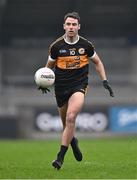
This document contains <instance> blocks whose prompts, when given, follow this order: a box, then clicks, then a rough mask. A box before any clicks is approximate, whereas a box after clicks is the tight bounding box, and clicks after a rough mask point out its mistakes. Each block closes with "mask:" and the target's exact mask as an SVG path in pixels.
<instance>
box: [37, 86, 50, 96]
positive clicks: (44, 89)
mask: <svg viewBox="0 0 137 180" xmlns="http://www.w3.org/2000/svg"><path fill="white" fill-rule="evenodd" d="M38 90H41V91H42V93H43V94H46V93H48V92H50V90H49V89H48V88H43V87H41V86H39V87H38Z"/></svg>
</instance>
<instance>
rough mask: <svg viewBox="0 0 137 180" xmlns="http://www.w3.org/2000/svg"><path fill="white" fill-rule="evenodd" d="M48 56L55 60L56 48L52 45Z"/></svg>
mask: <svg viewBox="0 0 137 180" xmlns="http://www.w3.org/2000/svg"><path fill="white" fill-rule="evenodd" d="M49 55H50V57H51V58H52V59H57V48H56V47H55V46H54V45H51V46H50V47H49Z"/></svg>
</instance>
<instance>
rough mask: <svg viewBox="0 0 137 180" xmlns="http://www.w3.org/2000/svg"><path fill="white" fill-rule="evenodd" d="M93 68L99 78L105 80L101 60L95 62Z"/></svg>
mask: <svg viewBox="0 0 137 180" xmlns="http://www.w3.org/2000/svg"><path fill="white" fill-rule="evenodd" d="M95 68H96V71H97V72H98V74H99V76H100V78H101V80H106V79H107V77H106V73H105V68H104V65H103V63H102V62H101V61H99V62H98V63H97V64H95Z"/></svg>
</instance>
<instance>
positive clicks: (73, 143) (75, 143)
mask: <svg viewBox="0 0 137 180" xmlns="http://www.w3.org/2000/svg"><path fill="white" fill-rule="evenodd" d="M67 108H68V103H66V104H64V105H63V106H62V107H61V108H59V115H60V117H61V120H62V124H63V130H64V129H65V127H66V113H67ZM70 144H71V147H72V150H73V154H74V157H75V159H76V160H77V161H81V160H82V153H81V151H80V148H79V146H78V139H77V138H76V137H74V136H73V138H72V140H71V142H70Z"/></svg>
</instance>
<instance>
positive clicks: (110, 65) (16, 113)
mask: <svg viewBox="0 0 137 180" xmlns="http://www.w3.org/2000/svg"><path fill="white" fill-rule="evenodd" d="M71 11H77V12H79V14H80V16H81V30H80V35H82V36H84V37H85V38H87V39H89V40H90V41H92V42H93V44H94V46H95V48H96V51H97V53H98V54H99V55H100V57H101V59H102V61H103V63H104V65H105V67H106V72H107V77H108V79H109V81H110V83H111V85H112V87H113V89H114V93H115V97H114V98H111V97H109V94H108V92H107V91H106V90H105V89H104V88H103V86H102V82H101V80H100V79H99V77H98V75H97V73H96V71H95V69H94V66H93V64H92V63H91V64H90V80H89V92H88V94H87V96H86V98H85V105H84V108H83V109H82V111H81V113H80V114H79V116H78V119H77V125H76V130H77V133H78V135H79V136H84V137H86V136H90V137H93V136H104V135H105V136H109V135H113V134H114V135H121V134H122V135H123V134H124V135H129V134H136V135H137V1H136V0H121V1H119V0H0V138H11V139H17V138H32V139H42V138H48V137H57V135H58V134H60V132H61V129H62V127H61V122H60V119H59V116H58V111H57V106H56V101H55V97H54V96H53V95H52V94H50V93H49V94H46V95H43V94H41V92H40V91H38V90H37V87H36V85H35V82H34V74H35V72H36V70H37V69H39V68H40V67H43V66H45V64H46V61H47V56H48V48H49V45H50V43H52V42H53V41H54V40H55V39H56V38H57V37H59V36H61V35H62V34H63V33H64V31H63V28H62V27H63V26H62V25H63V17H64V15H65V14H66V13H67V12H71Z"/></svg>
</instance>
